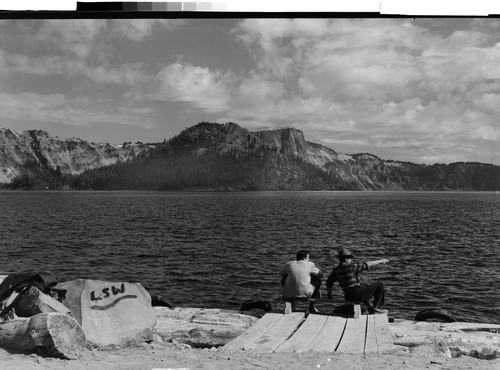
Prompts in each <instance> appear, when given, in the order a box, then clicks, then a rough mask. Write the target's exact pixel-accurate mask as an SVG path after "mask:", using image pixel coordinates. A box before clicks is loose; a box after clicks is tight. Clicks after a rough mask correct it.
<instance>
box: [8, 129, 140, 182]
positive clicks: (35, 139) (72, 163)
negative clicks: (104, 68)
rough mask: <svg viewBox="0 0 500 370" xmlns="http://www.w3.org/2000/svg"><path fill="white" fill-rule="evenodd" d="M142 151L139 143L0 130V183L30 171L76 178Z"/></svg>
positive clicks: (132, 156) (130, 157) (128, 158)
mask: <svg viewBox="0 0 500 370" xmlns="http://www.w3.org/2000/svg"><path fill="white" fill-rule="evenodd" d="M146 149H148V146H146V145H144V144H140V143H138V144H135V145H133V144H132V143H124V145H111V144H107V143H93V142H92V143H89V142H87V141H85V140H81V139H77V138H72V139H62V138H59V137H52V136H50V135H49V134H48V133H47V132H45V131H41V130H29V131H24V132H22V133H19V132H15V131H12V130H10V129H5V128H0V183H9V182H11V181H13V180H14V179H15V178H16V177H17V176H19V175H22V174H23V173H26V172H29V171H30V170H31V169H34V168H38V169H41V170H46V171H48V172H49V173H54V174H78V173H81V172H83V171H85V170H88V169H91V168H97V167H102V166H108V165H112V164H115V163H118V162H125V161H127V160H130V159H132V158H135V157H136V156H137V154H139V153H141V152H142V151H144V150H146Z"/></svg>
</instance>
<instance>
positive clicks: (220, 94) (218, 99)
mask: <svg viewBox="0 0 500 370" xmlns="http://www.w3.org/2000/svg"><path fill="white" fill-rule="evenodd" d="M157 79H158V80H159V81H160V84H161V88H160V92H159V93H158V94H157V96H156V97H157V98H159V99H164V100H173V101H183V102H191V103H193V104H194V105H195V106H197V107H199V108H202V109H205V110H206V111H207V112H219V111H223V110H227V109H229V105H228V103H229V101H230V96H231V88H232V85H233V80H234V76H233V75H232V74H231V73H223V72H220V71H210V70H209V69H208V68H207V67H197V66H192V65H190V64H187V65H182V64H180V63H173V64H170V65H168V66H166V67H164V68H162V69H161V71H160V72H159V73H158V76H157Z"/></svg>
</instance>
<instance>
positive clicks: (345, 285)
mask: <svg viewBox="0 0 500 370" xmlns="http://www.w3.org/2000/svg"><path fill="white" fill-rule="evenodd" d="M337 257H338V259H339V264H338V265H337V267H335V268H334V269H333V271H332V273H331V274H330V276H329V277H328V280H327V282H326V289H327V293H328V298H332V288H333V284H334V283H335V282H336V281H337V282H338V283H339V285H340V287H341V288H342V291H343V292H344V297H345V299H346V300H348V301H352V302H364V303H365V304H366V306H367V307H368V312H369V313H371V314H373V313H385V312H387V310H383V309H382V307H384V305H385V288H384V283H382V282H376V283H371V284H360V283H359V277H358V275H359V273H360V272H362V271H364V270H368V269H369V268H370V267H372V266H375V265H379V264H385V263H389V260H388V259H381V260H376V261H369V262H362V263H353V262H352V258H353V255H352V254H351V252H350V251H349V250H348V249H347V248H342V249H341V250H340V251H339V253H338V255H337ZM372 297H373V303H370V299H371V298H372Z"/></svg>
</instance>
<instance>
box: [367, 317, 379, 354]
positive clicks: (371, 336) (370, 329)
mask: <svg viewBox="0 0 500 370" xmlns="http://www.w3.org/2000/svg"><path fill="white" fill-rule="evenodd" d="M375 316H377V315H368V318H367V322H366V340H365V353H378V345H377V333H376V332H375Z"/></svg>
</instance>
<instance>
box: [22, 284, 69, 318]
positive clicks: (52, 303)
mask: <svg viewBox="0 0 500 370" xmlns="http://www.w3.org/2000/svg"><path fill="white" fill-rule="evenodd" d="M14 309H15V312H16V315H17V316H19V317H31V316H34V315H37V314H39V313H45V312H59V313H62V314H65V315H69V316H71V311H70V310H69V308H68V307H66V306H65V305H63V304H62V303H61V302H59V301H58V300H57V299H54V298H52V297H50V296H48V295H46V294H44V293H43V292H41V291H40V289H38V288H37V287H34V286H31V287H29V288H28V289H27V290H26V291H24V292H23V293H22V294H21V297H20V298H19V301H18V302H17V304H16V305H15V307H14Z"/></svg>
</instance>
